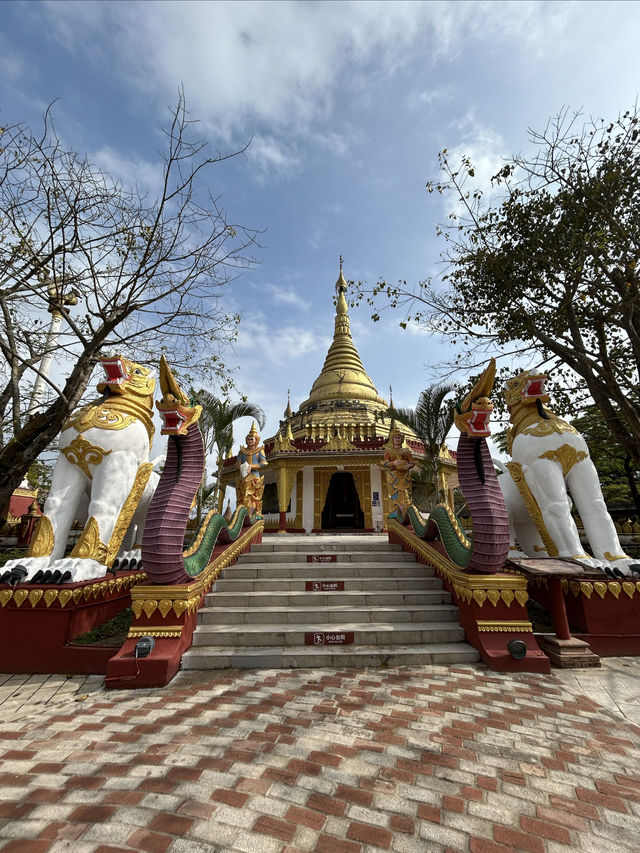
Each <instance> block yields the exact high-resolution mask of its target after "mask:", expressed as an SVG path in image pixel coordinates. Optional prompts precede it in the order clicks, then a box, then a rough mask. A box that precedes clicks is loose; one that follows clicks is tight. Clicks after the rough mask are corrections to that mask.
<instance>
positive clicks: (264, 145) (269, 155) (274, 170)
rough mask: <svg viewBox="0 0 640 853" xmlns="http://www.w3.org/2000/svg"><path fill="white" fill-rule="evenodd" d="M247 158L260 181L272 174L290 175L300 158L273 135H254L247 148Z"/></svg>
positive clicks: (295, 168) (298, 163)
mask: <svg viewBox="0 0 640 853" xmlns="http://www.w3.org/2000/svg"><path fill="white" fill-rule="evenodd" d="M247 159H248V161H249V164H250V165H251V166H252V167H253V171H254V175H255V176H256V177H257V178H258V180H259V181H260V182H264V181H265V180H267V179H268V178H269V177H270V176H272V175H277V176H280V177H282V176H286V175H291V174H293V173H294V172H295V171H296V170H297V169H298V167H299V165H300V158H299V157H298V156H297V155H296V154H295V153H294V152H293V151H292V150H291V147H290V146H287V145H285V144H284V143H281V142H278V140H276V139H275V138H274V137H273V136H254V137H253V139H252V140H251V144H250V145H249V147H248V149H247Z"/></svg>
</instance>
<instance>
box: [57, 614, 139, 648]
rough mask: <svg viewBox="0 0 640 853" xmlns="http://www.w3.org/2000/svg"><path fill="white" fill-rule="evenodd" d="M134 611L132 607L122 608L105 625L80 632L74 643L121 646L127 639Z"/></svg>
mask: <svg viewBox="0 0 640 853" xmlns="http://www.w3.org/2000/svg"><path fill="white" fill-rule="evenodd" d="M132 618H133V611H132V610H131V608H130V607H127V608H126V609H125V610H122V611H121V612H120V613H118V614H117V616H114V617H113V619H109V621H108V622H105V623H104V625H98V626H97V627H96V628H94V629H93V630H92V631H87V633H86V634H80V635H79V636H77V637H76V638H75V639H74V640H72V641H71V642H72V643H77V644H78V645H83V646H84V645H86V646H89V645H90V646H121V645H122V644H123V643H124V641H125V640H126V639H127V634H128V633H129V628H130V626H131V619H132Z"/></svg>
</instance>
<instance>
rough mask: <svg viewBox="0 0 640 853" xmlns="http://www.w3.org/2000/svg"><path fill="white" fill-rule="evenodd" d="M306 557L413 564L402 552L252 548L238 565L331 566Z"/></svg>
mask: <svg viewBox="0 0 640 853" xmlns="http://www.w3.org/2000/svg"><path fill="white" fill-rule="evenodd" d="M307 556H318V557H320V558H322V557H336V558H337V560H336V562H339V563H384V564H385V565H390V566H395V565H398V564H399V563H415V557H414V556H413V554H405V553H404V552H402V551H399V552H393V553H386V552H384V551H360V552H354V551H340V552H337V553H328V552H325V551H323V552H321V553H319V554H317V555H314V554H313V553H311V554H307V553H303V552H300V551H273V552H271V553H269V552H267V553H264V552H257V553H256V552H255V551H254V549H253V548H252V549H251V552H250V553H249V554H241V555H240V557H239V558H238V563H239V564H240V565H245V564H246V563H270V564H272V563H286V564H289V563H306V564H307V565H317V566H322V565H327V566H330V565H332V563H331V562H330V561H326V562H324V563H323V561H322V559H319V560H316V561H311V560H307Z"/></svg>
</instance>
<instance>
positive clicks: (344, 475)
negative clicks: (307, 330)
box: [222, 264, 457, 533]
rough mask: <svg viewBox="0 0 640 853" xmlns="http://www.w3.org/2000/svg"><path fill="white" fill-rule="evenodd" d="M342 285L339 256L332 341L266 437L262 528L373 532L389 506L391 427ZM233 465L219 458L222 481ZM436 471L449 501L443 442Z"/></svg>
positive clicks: (449, 463) (417, 446)
mask: <svg viewBox="0 0 640 853" xmlns="http://www.w3.org/2000/svg"><path fill="white" fill-rule="evenodd" d="M346 289H347V282H346V281H345V279H344V276H343V274H342V264H341V268H340V276H339V278H338V281H337V282H336V291H337V297H338V298H337V302H336V316H335V330H334V334H333V341H332V343H331V346H330V347H329V351H328V352H327V356H326V358H325V361H324V365H323V367H322V370H321V372H320V375H319V376H318V377H317V379H316V380H315V382H314V383H313V385H312V387H311V392H310V393H309V396H308V398H307V399H306V400H305V401H304V402H303V403H301V404H300V406H299V407H298V409H297V410H296V411H293V410H292V408H291V405H290V402H289V401H288V402H287V407H286V409H285V411H284V417H283V419H282V420H281V421H280V428H279V429H278V432H277V433H276V435H274V436H272V437H271V438H268V439H266V440H265V442H264V450H265V454H266V458H267V461H268V467H267V468H265V469H264V471H263V473H264V479H265V489H264V496H263V503H262V514H263V517H264V519H265V530H267V531H268V530H279V531H282V532H284V531H285V530H286V531H289V532H292V533H293V532H298V533H302V532H306V533H311V532H314V533H316V532H322V531H336V530H342V531H347V530H348V531H363V532H366V531H369V532H373V531H377V530H378V531H379V530H383V529H384V526H385V520H386V518H387V517H388V514H389V505H388V497H387V493H386V487H385V477H384V472H383V470H382V468H381V463H382V459H383V455H384V445H385V443H386V442H387V441H388V439H389V431H390V428H391V421H390V419H389V418H388V417H387V416H386V413H387V410H388V409H389V403H388V402H387V401H386V400H385V399H383V398H382V397H381V396H380V394H379V393H378V391H377V389H376V387H375V385H374V384H373V382H372V381H371V379H370V378H369V376H368V375H367V373H366V371H365V369H364V367H363V364H362V361H361V360H360V356H359V354H358V350H357V349H356V347H355V345H354V343H353V340H352V338H351V330H350V325H349V314H348V309H347V301H346V299H345V292H346ZM396 426H397V427H398V428H399V430H400V431H401V432H402V433H403V435H404V438H405V441H406V443H407V445H408V446H409V448H410V449H411V452H412V454H413V455H414V457H415V458H416V459H420V458H421V457H424V445H423V444H422V442H421V441H420V440H419V439H418V437H417V436H416V434H415V433H414V432H413V431H412V430H411V429H409V428H408V427H406V426H404V425H403V424H397V425H396ZM236 471H237V457H231V458H229V459H226V460H224V469H223V477H222V482H223V484H224V485H229V486H235V485H236ZM439 477H440V481H441V483H440V484H441V489H442V491H443V492H444V494H445V496H446V499H447V500H448V501H449V502H451V503H452V501H453V496H452V491H453V488H454V486H455V485H457V477H456V464H455V459H454V457H453V456H452V455H451V454H450V453H448V452H447V451H446V448H443V455H442V456H441V459H440V461H439Z"/></svg>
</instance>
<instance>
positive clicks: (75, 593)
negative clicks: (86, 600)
mask: <svg viewBox="0 0 640 853" xmlns="http://www.w3.org/2000/svg"><path fill="white" fill-rule="evenodd" d="M82 592H83V590H82V587H81V586H79V587H78V588H77V589H74V590H73V593H72V594H73V603H74V604H77V603H78V602H79V601H80V599H81V598H82Z"/></svg>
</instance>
